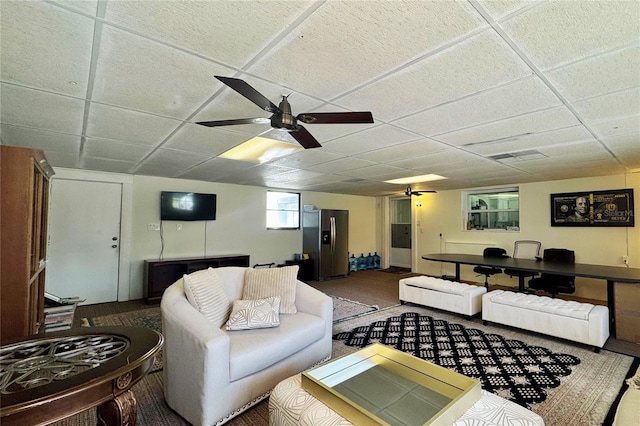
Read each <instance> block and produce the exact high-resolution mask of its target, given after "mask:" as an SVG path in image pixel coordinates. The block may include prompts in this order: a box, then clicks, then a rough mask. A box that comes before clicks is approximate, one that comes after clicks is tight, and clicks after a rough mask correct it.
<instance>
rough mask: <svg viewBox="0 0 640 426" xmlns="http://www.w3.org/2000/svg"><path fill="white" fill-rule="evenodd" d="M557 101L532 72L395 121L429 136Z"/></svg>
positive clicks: (542, 106)
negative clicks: (516, 79)
mask: <svg viewBox="0 0 640 426" xmlns="http://www.w3.org/2000/svg"><path fill="white" fill-rule="evenodd" d="M560 104H561V102H560V99H558V97H557V96H556V95H555V94H554V93H553V92H552V91H551V90H550V89H549V88H548V87H547V86H546V85H545V84H544V83H543V82H542V81H541V80H540V79H539V78H538V77H535V76H533V77H528V78H524V79H522V80H518V81H515V82H513V83H510V84H506V85H504V86H501V87H498V88H495V89H490V90H486V91H483V92H480V93H478V94H475V95H472V96H469V97H466V98H463V99H460V100H458V101H455V102H451V103H448V104H444V105H441V106H438V107H435V108H432V109H429V110H427V111H424V112H421V113H418V114H415V115H412V116H410V117H407V118H403V119H400V120H398V121H396V122H394V124H397V125H398V126H401V127H404V128H407V129H411V130H413V131H419V132H420V133H422V134H423V135H427V136H432V135H438V134H440V133H446V132H451V131H454V130H457V129H461V128H462V129H463V128H466V127H471V126H477V125H479V124H484V123H489V122H492V121H498V120H501V119H504V118H508V117H513V116H517V115H520V114H524V113H527V112H531V111H536V110H540V109H543V108H550V107H553V106H558V105H560Z"/></svg>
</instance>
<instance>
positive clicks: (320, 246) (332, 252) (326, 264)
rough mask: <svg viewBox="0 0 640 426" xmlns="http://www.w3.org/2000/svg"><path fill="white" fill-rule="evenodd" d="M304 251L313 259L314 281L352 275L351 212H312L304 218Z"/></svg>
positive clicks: (307, 213)
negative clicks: (350, 249)
mask: <svg viewBox="0 0 640 426" xmlns="http://www.w3.org/2000/svg"><path fill="white" fill-rule="evenodd" d="M302 250H303V252H304V253H308V254H309V259H312V260H313V274H314V277H313V278H314V279H315V280H319V281H322V280H323V279H325V278H331V277H337V276H345V275H347V274H348V273H349V260H348V257H349V256H348V254H349V211H348V210H326V209H323V210H311V211H304V212H303V215H302Z"/></svg>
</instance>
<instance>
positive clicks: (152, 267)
mask: <svg viewBox="0 0 640 426" xmlns="http://www.w3.org/2000/svg"><path fill="white" fill-rule="evenodd" d="M221 266H244V267H247V266H249V255H246V254H227V255H221V256H213V257H199V258H191V259H165V260H145V261H144V284H143V296H144V300H145V302H147V303H157V302H159V301H160V299H161V298H162V293H164V291H165V290H166V288H167V287H169V286H170V285H171V284H173V283H174V282H176V281H177V280H178V279H179V278H181V277H182V276H183V275H184V274H190V273H191V272H194V271H199V270H201V269H207V268H219V267H221Z"/></svg>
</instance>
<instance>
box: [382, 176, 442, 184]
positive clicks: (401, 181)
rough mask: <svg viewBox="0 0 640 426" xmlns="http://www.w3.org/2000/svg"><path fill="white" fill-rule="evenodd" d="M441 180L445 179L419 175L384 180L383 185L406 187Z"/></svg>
mask: <svg viewBox="0 0 640 426" xmlns="http://www.w3.org/2000/svg"><path fill="white" fill-rule="evenodd" d="M442 179H447V178H446V177H444V176H440V175H434V174H428V175H420V176H410V177H406V178H400V179H391V180H385V183H395V184H399V185H407V184H411V183H420V182H432V181H434V180H442Z"/></svg>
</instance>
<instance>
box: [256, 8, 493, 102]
mask: <svg viewBox="0 0 640 426" xmlns="http://www.w3.org/2000/svg"><path fill="white" fill-rule="evenodd" d="M381 17H384V19H381ZM427 22H428V25H426V23H427ZM483 24H484V23H483V21H482V20H481V19H480V17H479V16H478V15H477V14H475V13H474V11H473V9H472V8H471V7H470V6H469V5H468V4H465V3H462V2H423V1H418V0H416V1H392V2H389V1H374V2H356V1H351V2H346V1H344V2H343V1H330V2H326V3H324V4H323V5H322V7H320V8H318V10H317V11H315V13H313V14H312V15H311V16H309V18H308V19H307V20H306V21H305V22H304V23H303V24H301V25H300V26H299V27H297V28H295V29H294V30H293V31H292V32H291V33H290V34H289V35H288V36H287V37H286V38H285V39H284V40H283V41H282V43H280V44H279V45H278V46H277V47H276V49H274V51H273V52H272V53H270V54H269V55H268V56H267V57H265V59H264V60H262V61H260V62H259V63H257V64H256V65H255V66H253V67H252V69H251V71H252V72H253V73H255V74H257V75H262V76H266V77H267V78H270V79H273V80H276V81H286V82H287V83H288V84H290V85H292V86H293V87H307V88H308V92H307V93H309V94H312V95H315V96H318V97H323V98H329V99H330V98H333V97H335V96H337V95H339V94H341V93H344V92H346V91H348V90H351V89H352V88H353V87H354V86H357V85H358V84H361V83H362V82H363V81H367V80H371V79H373V78H375V77H377V76H379V75H381V74H383V73H384V72H386V71H387V70H389V69H393V68H396V67H399V66H401V65H403V64H405V63H407V62H408V61H410V60H412V59H414V58H417V57H419V56H421V55H423V54H424V53H426V52H427V51H429V50H431V49H434V48H437V47H440V46H441V45H443V44H445V43H446V42H448V41H450V40H452V39H455V38H457V37H460V36H463V35H464V34H467V33H469V32H471V31H472V30H474V29H476V28H478V27H480V26H481V25H483ZM406 34H411V35H412V36H411V37H407V36H406ZM354 64H357V72H354Z"/></svg>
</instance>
